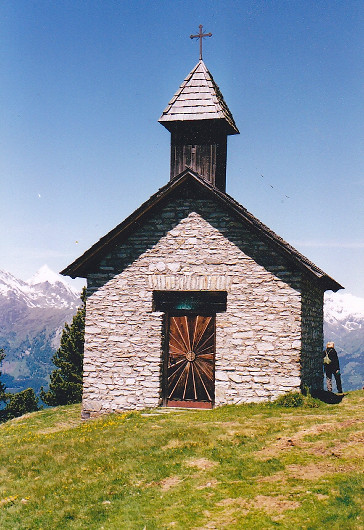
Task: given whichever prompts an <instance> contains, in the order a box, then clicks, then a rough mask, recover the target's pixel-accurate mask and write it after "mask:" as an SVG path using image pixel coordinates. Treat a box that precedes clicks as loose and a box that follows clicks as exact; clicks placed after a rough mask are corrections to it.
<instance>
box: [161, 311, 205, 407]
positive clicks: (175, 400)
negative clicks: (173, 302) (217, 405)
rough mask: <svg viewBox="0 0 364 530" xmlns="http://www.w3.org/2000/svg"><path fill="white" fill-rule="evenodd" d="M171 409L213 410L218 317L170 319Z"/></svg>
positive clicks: (167, 389)
mask: <svg viewBox="0 0 364 530" xmlns="http://www.w3.org/2000/svg"><path fill="white" fill-rule="evenodd" d="M166 364H167V366H166V381H165V398H166V404H167V405H168V406H175V407H178V406H179V407H180V406H186V407H198V408H211V407H212V404H213V402H214V397H215V316H200V315H184V316H170V317H169V329H168V352H167V363H166Z"/></svg>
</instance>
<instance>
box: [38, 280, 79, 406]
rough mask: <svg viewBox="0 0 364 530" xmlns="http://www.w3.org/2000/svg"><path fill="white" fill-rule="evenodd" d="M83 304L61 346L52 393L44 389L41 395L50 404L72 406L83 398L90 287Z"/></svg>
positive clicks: (62, 337) (51, 383) (65, 329)
mask: <svg viewBox="0 0 364 530" xmlns="http://www.w3.org/2000/svg"><path fill="white" fill-rule="evenodd" d="M81 300H82V306H81V307H80V308H79V309H78V311H77V313H76V314H75V316H74V317H73V320H72V324H71V325H70V326H69V325H68V324H65V327H64V329H63V332H62V336H61V345H60V347H59V349H58V350H57V351H56V353H55V354H54V355H53V358H52V361H53V364H54V365H55V366H57V370H54V371H53V372H52V374H51V380H50V384H49V390H48V392H45V391H44V390H43V387H42V388H41V392H40V397H41V398H42V400H43V401H44V403H46V404H47V405H52V406H53V405H69V404H71V403H79V402H80V401H81V399H82V372H83V347H84V336H85V313H86V289H85V288H84V289H83V291H82V294H81Z"/></svg>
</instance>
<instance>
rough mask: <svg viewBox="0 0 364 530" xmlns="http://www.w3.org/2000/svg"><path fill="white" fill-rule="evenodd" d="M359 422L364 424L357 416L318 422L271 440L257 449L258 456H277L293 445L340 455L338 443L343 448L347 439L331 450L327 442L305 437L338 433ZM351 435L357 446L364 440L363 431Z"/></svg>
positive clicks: (320, 452)
mask: <svg viewBox="0 0 364 530" xmlns="http://www.w3.org/2000/svg"><path fill="white" fill-rule="evenodd" d="M357 424H360V425H362V424H363V422H362V420H360V419H358V418H355V419H351V420H347V421H343V422H338V423H336V422H333V423H317V424H315V425H312V426H311V427H309V428H306V429H302V430H299V431H298V432H295V433H294V434H293V435H292V436H290V437H288V436H287V437H286V436H282V437H281V436H278V437H277V438H276V439H275V440H274V441H273V442H270V443H269V444H267V445H266V446H265V447H263V449H261V450H260V451H257V453H256V456H257V458H258V459H265V458H267V457H268V458H271V457H274V456H277V455H278V454H279V453H280V452H281V451H287V450H289V449H290V448H291V447H300V448H311V449H310V450H312V451H313V452H314V453H316V454H322V455H331V453H335V454H333V456H340V454H339V453H340V448H339V447H338V445H339V446H340V447H342V448H343V447H346V446H347V445H348V443H349V442H347V441H345V442H342V443H339V444H337V443H336V444H335V449H331V450H330V447H328V446H327V445H326V443H325V442H322V441H318V442H308V441H305V438H306V437H307V436H315V435H320V434H323V433H327V432H332V431H334V432H336V433H337V432H339V431H340V430H343V429H347V428H348V427H351V426H353V425H357ZM351 436H353V445H355V446H357V445H358V442H362V441H363V439H364V435H363V433H362V432H359V433H358V432H356V433H349V434H348V439H349V440H350V439H351Z"/></svg>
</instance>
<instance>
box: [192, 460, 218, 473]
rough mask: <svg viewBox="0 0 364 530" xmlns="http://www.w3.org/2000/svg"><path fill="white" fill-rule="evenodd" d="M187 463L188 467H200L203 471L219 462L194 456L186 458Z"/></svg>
mask: <svg viewBox="0 0 364 530" xmlns="http://www.w3.org/2000/svg"><path fill="white" fill-rule="evenodd" d="M185 464H186V466H188V467H197V468H198V469H201V470H203V471H205V470H206V469H212V468H214V467H215V466H217V462H213V461H212V460H208V459H207V458H193V459H190V460H186V462H185Z"/></svg>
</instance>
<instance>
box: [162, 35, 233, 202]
mask: <svg viewBox="0 0 364 530" xmlns="http://www.w3.org/2000/svg"><path fill="white" fill-rule="evenodd" d="M200 30H201V28H200ZM203 36H204V35H203ZM207 36H210V35H209V34H207ZM191 37H196V36H195V35H191ZM200 57H201V49H200ZM159 122H160V123H161V124H162V125H164V127H166V128H167V129H168V130H169V131H170V133H171V179H173V178H174V177H175V176H176V175H179V174H180V173H181V172H182V171H184V170H185V169H186V168H190V169H193V171H195V172H196V173H198V174H199V175H200V176H201V177H202V178H204V179H205V180H207V181H208V182H210V184H212V185H213V186H215V187H216V188H218V189H219V190H221V191H224V192H225V191H226V154H227V137H228V135H229V134H239V130H238V128H237V127H236V125H235V122H234V118H233V116H232V114H231V112H230V110H229V108H228V106H227V105H226V103H225V101H224V98H223V96H222V94H221V92H220V89H219V87H218V86H217V84H216V83H215V81H214V79H213V77H212V75H211V74H210V72H209V71H208V69H207V68H206V65H205V63H204V62H203V60H202V58H200V60H199V62H198V63H197V65H196V66H195V67H194V68H193V70H192V71H191V72H190V73H189V74H188V76H187V77H186V79H185V80H184V81H183V83H182V84H181V86H180V87H179V89H178V90H177V92H176V94H175V95H174V96H173V98H172V99H171V101H170V102H169V103H168V106H167V108H166V109H165V110H164V112H163V114H162V116H161V117H160V119H159Z"/></svg>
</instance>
